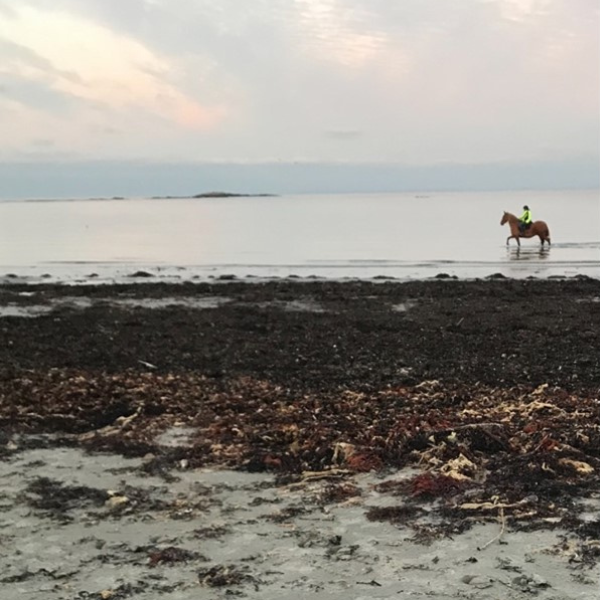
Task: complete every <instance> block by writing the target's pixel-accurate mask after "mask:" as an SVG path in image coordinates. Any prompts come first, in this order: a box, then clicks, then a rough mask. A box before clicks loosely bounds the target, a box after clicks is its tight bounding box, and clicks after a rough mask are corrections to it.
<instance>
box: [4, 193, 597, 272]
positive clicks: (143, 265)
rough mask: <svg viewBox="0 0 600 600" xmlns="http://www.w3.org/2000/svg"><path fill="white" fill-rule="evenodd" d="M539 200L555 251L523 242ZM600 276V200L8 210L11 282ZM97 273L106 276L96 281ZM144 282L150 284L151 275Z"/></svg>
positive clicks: (479, 198)
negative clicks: (516, 218) (525, 212)
mask: <svg viewBox="0 0 600 600" xmlns="http://www.w3.org/2000/svg"><path fill="white" fill-rule="evenodd" d="M523 204H528V205H529V206H530V207H531V208H532V211H533V216H534V218H535V219H543V220H545V221H546V222H547V223H548V225H549V227H550V230H551V236H552V242H553V243H552V247H551V248H550V249H544V250H541V249H540V247H539V241H538V240H537V238H536V239H535V240H533V239H531V240H522V245H521V248H520V250H519V249H517V247H516V246H515V244H514V241H511V246H509V247H508V248H507V247H506V245H505V241H506V237H507V236H508V235H509V231H508V226H504V227H500V218H501V216H502V213H503V211H504V210H509V211H511V212H513V213H516V214H520V212H521V207H522V206H523ZM140 270H141V271H145V272H147V273H149V274H151V275H153V276H154V277H161V278H163V279H168V280H177V279H192V278H194V277H195V278H200V279H206V278H209V277H219V276H222V275H235V276H237V277H247V276H254V277H267V278H268V277H289V276H299V277H309V276H317V277H327V278H336V279H338V278H345V277H351V278H357V277H358V278H371V277H377V276H380V277H381V276H384V277H396V278H400V279H422V278H427V277H432V276H435V275H436V274H438V273H441V272H444V273H447V274H449V275H455V276H458V277H461V278H473V277H485V276H486V275H490V274H493V273H498V272H499V273H502V274H504V275H506V276H509V277H527V276H535V277H549V276H573V275H577V274H583V275H589V276H593V277H600V197H599V194H598V191H597V190H595V191H560V192H559V191H557V192H533V191H530V192H494V193H465V192H463V193H438V194H432V195H428V196H419V195H414V194H354V195H322V196H317V195H313V196H308V195H307V196H284V197H264V198H220V199H173V200H151V199H132V200H114V201H110V200H76V201H44V202H35V201H19V202H0V278H3V277H6V276H7V275H11V274H12V275H17V276H19V277H23V278H33V279H39V278H42V277H43V276H45V278H46V279H51V280H52V279H60V280H69V281H70V280H77V279H86V278H87V279H88V280H90V281H94V280H98V281H106V280H109V281H114V280H121V279H124V278H128V277H129V276H131V275H132V274H133V273H135V272H136V271H140ZM90 276H92V277H93V279H91V278H90ZM140 280H141V279H140Z"/></svg>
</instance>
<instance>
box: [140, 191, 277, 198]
mask: <svg viewBox="0 0 600 600" xmlns="http://www.w3.org/2000/svg"><path fill="white" fill-rule="evenodd" d="M275 196H276V194H235V193H232V192H202V193H200V194H191V195H189V196H188V195H186V196H152V199H153V200H175V199H182V198H273V197H275Z"/></svg>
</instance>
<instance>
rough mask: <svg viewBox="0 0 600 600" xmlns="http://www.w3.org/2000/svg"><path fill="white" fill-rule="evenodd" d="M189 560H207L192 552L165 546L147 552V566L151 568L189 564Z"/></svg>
mask: <svg viewBox="0 0 600 600" xmlns="http://www.w3.org/2000/svg"><path fill="white" fill-rule="evenodd" d="M191 560H202V561H207V560H208V559H207V558H206V557H205V556H203V555H202V554H200V553H199V552H194V551H192V550H186V549H185V548H177V547H175V546H167V547H166V548H161V549H154V550H150V551H149V552H148V564H149V565H150V566H151V567H155V566H157V565H172V564H174V563H179V562H189V561H191Z"/></svg>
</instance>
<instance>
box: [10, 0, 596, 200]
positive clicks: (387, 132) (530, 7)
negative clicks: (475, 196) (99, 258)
mask: <svg viewBox="0 0 600 600" xmlns="http://www.w3.org/2000/svg"><path fill="white" fill-rule="evenodd" d="M599 15H600V9H599V5H598V2H597V0H251V1H241V0H218V1H215V0H0V58H1V60H0V136H1V140H2V143H1V144H0V175H2V179H3V180H4V181H5V182H8V183H5V185H4V186H2V183H1V181H0V195H4V196H6V195H11V194H25V195H27V193H29V191H28V190H30V191H31V193H33V192H34V187H30V188H28V186H27V182H28V181H29V180H33V179H36V177H37V179H38V184H39V185H42V184H43V181H42V182H41V183H40V181H39V180H40V178H44V177H46V176H45V175H44V174H48V177H47V180H48V181H49V182H54V183H52V185H53V186H55V187H54V188H53V187H50V188H49V189H48V190H47V191H48V194H50V195H51V194H52V193H53V190H56V192H55V193H57V194H62V193H65V194H68V193H86V190H88V189H89V192H87V193H90V194H93V193H95V191H94V190H95V189H98V190H99V189H100V182H102V186H101V187H102V189H103V190H104V189H106V190H107V191H108V193H110V190H111V189H112V190H113V191H114V193H115V194H117V193H119V192H120V191H121V190H122V189H124V188H127V190H129V189H130V187H131V186H130V187H127V186H125V185H124V182H125V181H126V179H127V178H126V177H125V176H124V175H123V173H124V172H126V171H127V167H128V166H133V167H134V168H135V169H142V171H143V169H144V168H146V171H143V172H144V173H146V177H147V178H148V179H147V185H148V186H149V187H148V191H147V192H145V193H150V189H149V188H150V187H151V186H155V185H156V183H157V182H154V179H153V173H154V170H155V167H156V166H157V165H158V166H160V168H161V169H163V168H166V169H167V171H166V172H165V173H166V174H164V175H162V176H161V177H163V179H165V178H166V179H167V180H168V178H169V175H168V168H169V166H171V167H173V169H174V170H173V171H172V176H173V178H175V176H176V173H177V168H180V169H181V168H182V166H184V165H185V166H187V168H188V169H189V176H190V181H189V183H186V185H193V184H194V177H193V173H194V168H195V166H201V168H202V173H203V179H202V181H201V182H200V181H199V182H198V185H202V183H205V186H208V188H209V189H213V188H212V186H211V185H210V184H214V185H219V184H221V183H227V181H228V180H230V179H231V178H232V177H236V174H239V173H240V172H244V173H252V174H253V175H252V177H250V179H248V180H244V181H245V185H248V186H249V187H250V188H257V189H258V188H262V189H264V188H265V187H268V186H269V185H275V184H276V183H277V182H279V183H280V184H281V178H282V176H283V174H284V173H288V174H289V173H290V168H291V169H292V171H294V166H295V168H296V171H294V173H296V175H295V177H296V179H297V180H298V185H300V183H301V182H302V181H303V178H304V177H305V176H306V173H307V171H306V168H309V172H310V173H311V174H312V175H311V176H313V177H316V179H315V180H313V184H314V185H313V188H314V189H312V188H311V189H309V190H308V191H319V181H320V180H319V177H320V175H318V173H326V179H327V182H328V183H327V185H325V183H324V181H325V180H323V186H325V187H327V186H329V187H327V189H328V191H331V190H330V189H329V188H332V189H333V190H334V191H335V189H336V185H337V186H338V188H339V189H344V181H345V180H346V179H347V176H348V175H349V174H351V173H354V174H355V175H356V173H362V174H363V175H364V177H365V178H366V179H367V181H366V182H365V181H362V185H363V186H366V187H367V188H369V186H371V187H373V188H377V176H378V175H377V173H379V174H381V168H383V167H382V165H383V166H385V169H388V170H389V172H390V173H392V174H393V172H394V169H395V168H396V169H397V173H398V174H399V175H398V177H397V180H396V182H395V183H394V181H391V182H390V184H389V185H390V186H391V187H392V188H393V187H394V185H396V186H401V183H402V182H401V179H402V177H400V175H401V174H404V176H403V177H404V179H406V174H407V173H410V174H411V175H414V176H416V175H417V174H420V175H421V178H420V179H419V178H418V177H417V179H416V180H415V182H414V184H411V185H414V186H416V187H422V186H423V185H424V184H425V183H426V182H429V184H432V183H433V184H435V185H438V186H439V187H452V186H451V185H450V184H451V182H452V179H453V178H452V176H450V179H449V178H448V177H449V176H448V173H449V172H451V167H452V165H456V166H457V169H458V170H459V171H460V172H461V173H463V172H466V173H475V172H476V173H478V176H477V177H478V181H479V180H480V179H482V178H483V179H482V181H481V185H482V186H483V187H485V186H486V180H485V177H484V176H483V175H482V174H485V173H492V175H493V176H492V175H490V176H489V180H488V184H487V185H489V187H497V186H498V185H502V181H504V182H505V185H507V187H509V188H511V187H519V182H522V185H527V186H533V187H535V183H536V180H535V178H536V175H535V173H538V174H539V182H540V186H541V187H543V186H544V185H545V184H544V182H547V181H550V182H551V185H552V186H559V187H560V185H561V182H562V184H564V185H565V186H566V187H577V186H578V185H580V186H581V187H587V186H590V185H591V186H594V185H595V186H597V185H598V179H599V177H598V161H599V159H600V150H599V143H600V101H599V91H600V19H599ZM211 165H214V166H215V169H213V170H212V171H211V168H210V166H211ZM298 165H300V166H299V167H298ZM224 166H228V168H229V169H230V170H229V171H226V172H227V173H228V174H227V177H225V178H224V180H222V179H223V178H222V179H219V177H217V174H218V173H223V172H224V171H223V168H224ZM495 167H497V169H496V170H494V168H495ZM508 167H511V168H513V169H514V170H512V171H511V170H510V169H509V170H508V171H507V168H508ZM240 169H241V170H240ZM378 169H379V171H378ZM428 169H429V170H428ZM465 169H466V171H465ZM490 169H491V171H490ZM524 169H525V170H527V169H529V171H527V172H528V177H527V178H525V179H522V178H521V179H519V177H520V175H519V173H521V174H522V173H523V170H524ZM161 172H162V171H161ZM387 172H388V171H386V173H387ZM211 173H212V175H214V177H213V176H212V175H211ZM276 173H278V175H277V176H275V175H274V174H276ZM439 173H444V174H445V175H444V177H442V178H441V179H436V177H438V176H439ZM61 174H62V175H61ZM69 174H70V175H74V178H75V179H77V180H78V181H79V180H81V179H85V181H87V184H86V185H87V187H86V185H82V184H78V185H75V184H73V182H72V181H70V175H69ZM84 174H86V175H85V177H84ZM561 174H562V175H564V177H563V178H562V179H561V177H560V176H561ZM124 177H125V179H124ZM390 177H391V179H392V180H393V179H394V178H393V176H390ZM511 177H513V178H514V179H513V180H511ZM432 178H433V179H432ZM71 179H72V178H71ZM454 179H456V178H454ZM288 181H290V182H292V181H294V177H291V179H289V180H288ZM153 182H154V183H153ZM186 182H187V180H186ZM336 182H337V183H336ZM163 183H164V181H163ZM468 183H469V181H468V177H466V178H465V185H467V187H468ZM71 184H72V185H71ZM323 186H321V187H323ZM142 187H143V186H142ZM167 187H168V186H167ZM229 187H231V186H229ZM284 187H285V186H284ZM296 187H298V186H296ZM300 187H301V186H300ZM309 187H310V186H309ZM133 188H135V186H133ZM133 188H131V189H133ZM176 188H177V185H176V182H175V181H174V182H173V192H174V193H176V192H178V191H179V190H178V189H176ZM291 188H292V190H291V191H294V189H293V188H294V186H293V185H292V186H291ZM36 189H37V188H36ZM135 189H137V188H135ZM140 190H141V188H140ZM140 190H138V191H140ZM141 191H143V190H141ZM191 191H197V190H196V189H194V190H191ZM250 191H254V189H252V190H250ZM265 191H277V190H265ZM300 191H306V190H300Z"/></svg>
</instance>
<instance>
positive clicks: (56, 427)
mask: <svg viewBox="0 0 600 600" xmlns="http://www.w3.org/2000/svg"><path fill="white" fill-rule="evenodd" d="M2 385H3V388H2V390H3V391H2V398H3V402H2V405H1V406H0V418H4V419H10V422H11V424H12V425H11V426H12V428H13V430H15V429H16V430H26V431H28V432H30V433H54V434H59V435H61V436H67V437H66V438H64V439H70V440H71V443H76V444H79V445H81V446H83V447H85V448H87V449H89V450H92V451H113V452H118V453H121V454H124V455H127V456H139V457H147V458H146V459H145V460H144V461H143V463H142V465H141V467H140V469H142V470H143V471H144V472H146V473H153V474H156V475H159V476H161V477H163V478H165V479H166V480H173V478H175V477H176V474H177V473H181V472H182V469H185V470H186V471H190V470H193V469H196V468H198V467H208V466H218V467H220V468H223V467H225V468H242V469H247V470H249V471H257V472H261V471H271V472H274V473H275V474H276V475H277V477H278V478H279V481H280V484H281V485H286V484H290V483H291V484H302V485H305V486H316V484H318V483H322V484H323V485H322V486H320V487H315V488H314V489H310V490H308V493H307V498H310V499H311V501H312V502H315V503H318V504H321V505H323V506H326V505H327V504H336V503H337V504H342V503H344V502H349V501H351V502H356V501H357V500H360V496H359V490H358V489H357V487H355V486H354V485H353V484H352V482H351V480H350V478H351V477H353V476H354V475H355V474H358V473H363V472H367V471H370V470H374V471H382V470H383V469H401V468H403V467H412V468H414V469H415V472H414V474H412V475H410V476H409V477H401V478H399V479H397V480H394V479H391V480H388V481H386V482H383V483H381V484H377V485H376V486H375V489H376V490H377V491H378V492H379V493H384V494H391V495H396V496H400V497H401V498H402V503H399V506H400V507H403V506H411V505H419V506H424V507H426V508H427V510H428V511H430V514H432V516H433V515H438V516H439V517H440V519H441V520H440V521H439V527H437V529H436V528H435V527H430V528H429V529H428V530H427V529H426V528H424V526H423V524H422V523H421V524H419V518H420V517H421V516H422V513H421V512H420V511H418V510H413V511H409V510H408V509H406V508H397V507H396V508H394V507H392V508H391V509H389V510H387V511H376V510H374V509H372V508H367V509H366V510H367V516H368V518H371V519H375V520H386V519H387V520H389V521H391V522H393V523H397V524H401V525H404V526H407V527H413V528H414V529H415V531H416V532H417V534H418V539H424V540H426V539H428V538H429V537H431V536H432V535H445V534H447V533H449V532H450V531H452V532H456V530H457V529H458V530H464V529H465V528H469V527H471V526H472V525H473V523H474V522H478V521H479V522H494V521H496V522H497V521H498V519H499V518H500V511H502V512H503V517H502V519H503V520H504V521H503V522H504V524H505V525H504V530H509V529H510V528H526V527H529V528H530V527H533V526H537V527H556V526H562V527H565V528H567V529H570V530H576V529H577V528H578V526H579V522H578V520H577V515H578V514H579V513H581V512H583V511H584V509H583V508H582V506H581V505H580V504H578V503H576V502H575V499H579V498H582V499H585V498H587V497H591V496H592V495H593V494H594V493H596V492H595V491H597V489H598V486H600V458H599V457H598V453H597V448H598V446H599V445H600V426H599V425H598V422H599V417H600V405H599V404H598V401H597V397H596V395H594V394H592V393H586V392H579V393H576V392H573V391H568V390H565V389H562V388H556V387H550V386H548V387H543V388H540V386H537V387H533V386H532V387H529V388H528V387H524V386H517V387H512V388H511V387H489V386H485V385H481V384H480V385H472V384H471V385H468V386H466V385H461V384H456V383H444V382H442V381H440V380H426V381H424V382H422V383H420V384H415V385H413V386H408V385H403V386H401V387H398V388H386V389H383V390H374V391H371V392H365V391H360V392H359V391H355V390H348V389H342V390H332V391H330V392H327V393H325V392H320V393H319V394H311V393H306V392H303V393H300V394H294V393H292V392H291V391H290V390H289V389H286V388H283V387H281V386H278V385H275V384H273V383H271V382H269V381H265V380H260V379H254V378H250V377H239V378H233V379H231V378H228V379H215V378H211V377H206V376H203V375H200V374H197V373H193V372H182V373H159V372H156V371H146V372H139V371H125V372H122V373H94V374H93V375H91V374H89V373H87V372H84V371H81V370H77V369H63V370H59V369H54V370H51V371H48V372H45V373H44V372H35V373H27V375H26V376H24V377H21V378H17V379H11V380H10V385H7V384H6V382H5V383H4V384H2V382H0V386H2ZM41 399H43V400H41ZM5 422H6V421H5ZM177 427H179V428H181V427H185V428H186V432H187V433H186V441H185V444H184V445H182V444H175V445H172V446H170V445H164V444H162V445H161V443H160V440H163V439H164V438H163V437H161V435H162V434H164V433H165V432H169V431H173V430H174V428H177ZM68 436H71V437H70V438H69V437H68ZM11 439H12V438H11ZM40 489H41V488H40ZM307 489H308V488H307ZM33 490H34V488H32V489H30V490H28V492H27V495H28V498H29V500H28V502H30V503H31V502H33V503H35V502H38V504H41V503H42V500H41V499H40V497H39V495H36V494H34V493H32V491H33ZM55 492H56V493H55ZM71 492H72V490H71ZM62 493H64V490H63V491H62V492H61V488H60V486H58V487H54V488H52V494H50V497H51V498H53V499H54V501H56V499H57V498H62V497H63V496H61V494H62ZM68 493H70V492H69V491H68V490H67V494H68ZM81 493H82V494H83V496H82V498H83V497H85V494H84V493H83V492H81ZM89 494H90V498H91V500H90V499H89V498H88V499H87V500H86V502H88V504H89V505H90V506H94V505H98V506H104V507H105V508H106V509H108V510H109V511H114V512H126V513H127V512H128V511H139V510H146V509H148V510H153V508H152V507H151V506H149V505H148V504H147V500H146V499H145V498H144V497H143V496H141V495H140V493H139V491H136V490H135V489H133V490H132V489H128V488H126V487H124V488H122V489H119V490H118V492H115V493H112V494H109V493H107V492H106V491H104V490H98V491H96V492H89ZM93 498H97V501H96V504H94V501H93ZM48 502H49V503H50V504H51V502H52V500H48ZM72 502H73V500H72V499H71V500H67V501H65V502H64V503H63V504H64V507H63V509H62V510H60V511H58V512H60V513H61V514H62V515H63V516H64V515H68V512H69V508H68V507H69V506H71V505H72V504H70V503H72ZM188 508H189V509H190V510H191V511H192V512H193V511H194V510H197V508H194V507H187V508H185V509H181V510H179V509H178V508H176V507H173V510H174V511H176V512H177V511H179V512H178V514H179V513H181V514H182V515H183V514H184V513H185V511H186V510H187V509H188ZM56 510H58V509H56ZM56 510H55V512H56ZM182 511H183V512H182ZM190 514H191V513H190ZM298 514H299V513H298ZM182 518H183V517H182ZM271 518H272V519H273V520H275V521H277V520H279V521H280V522H281V523H286V522H288V521H291V520H293V518H294V515H293V514H292V513H289V512H286V513H285V514H279V515H277V514H274V515H273V516H272V517H271ZM436 532H437V533H436ZM419 536H420V537H419Z"/></svg>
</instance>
